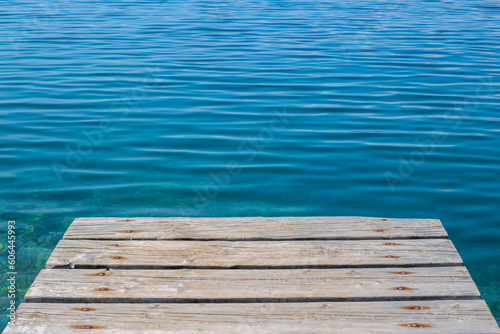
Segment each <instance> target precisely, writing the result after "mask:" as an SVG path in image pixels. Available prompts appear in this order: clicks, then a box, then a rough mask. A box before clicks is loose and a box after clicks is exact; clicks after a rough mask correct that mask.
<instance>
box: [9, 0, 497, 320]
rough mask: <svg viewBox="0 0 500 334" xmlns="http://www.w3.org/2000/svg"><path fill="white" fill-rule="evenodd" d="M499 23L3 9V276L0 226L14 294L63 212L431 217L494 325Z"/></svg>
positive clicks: (55, 233)
mask: <svg viewBox="0 0 500 334" xmlns="http://www.w3.org/2000/svg"><path fill="white" fill-rule="evenodd" d="M499 22H500V4H499V3H498V2H497V1H489V0H487V1H482V0H474V1H473V0H470V1H383V0H381V1H372V0H370V1H367V0H359V1H324V0H286V1H285V0H233V1H207V0H183V1H126V0H125V1H113V0H110V1H90V0H88V1H81V0H72V1H69V0H46V1H41V0H40V1H9V2H6V3H5V4H3V5H2V7H1V8H0V36H1V44H0V59H1V61H0V182H1V187H0V207H1V226H0V228H1V231H2V232H1V233H0V238H1V240H0V245H1V246H0V247H1V254H0V265H1V266H2V270H1V272H2V274H5V275H6V272H7V264H6V261H7V253H6V246H7V244H6V243H7V222H8V221H9V220H15V221H16V222H17V233H18V239H17V244H16V247H17V250H18V254H17V256H18V258H17V268H16V270H17V272H18V277H17V278H18V290H19V291H18V292H19V293H18V296H17V297H18V302H19V301H21V300H22V294H23V293H24V292H25V291H26V289H27V288H28V287H29V285H30V283H31V282H32V281H33V279H34V278H35V276H36V274H37V273H38V271H39V270H40V269H41V268H42V267H43V266H44V263H45V261H46V259H47V258H48V256H49V255H50V253H51V251H52V249H53V248H54V247H55V245H56V243H57V242H58V240H59V239H60V238H61V237H62V234H63V233H64V231H65V229H66V228H67V227H68V226H69V224H70V223H71V221H72V220H73V219H74V218H75V217H84V216H308V215H333V216H343V215H350V216H375V217H408V218H410V217H411V218H419V217H420V218H438V219H441V220H442V222H443V224H444V226H445V227H446V229H447V231H448V232H449V234H450V238H451V239H452V240H453V242H454V243H455V245H456V247H457V248H458V250H459V252H460V254H461V255H462V257H463V259H464V262H465V264H466V265H467V267H468V268H469V270H470V272H471V274H472V276H473V278H474V279H475V281H476V283H477V284H478V286H479V289H480V290H481V292H482V294H483V298H484V299H485V300H486V301H487V302H488V304H489V306H490V307H491V309H492V311H493V313H494V315H495V316H496V318H497V320H498V319H500V302H499V296H500V260H499V258H500V246H499V244H500V218H499V217H500V215H499V214H500V208H499V204H500V170H499V168H500V155H499V154H498V153H499V148H500V109H499V107H500V63H499V59H500V58H499V56H500V24H499ZM5 275H4V276H2V282H5ZM0 302H1V305H2V311H4V310H5V309H4V306H7V305H8V304H7V303H8V298H7V284H3V285H2V291H0ZM5 320H6V317H5V316H3V315H2V320H1V321H2V324H5Z"/></svg>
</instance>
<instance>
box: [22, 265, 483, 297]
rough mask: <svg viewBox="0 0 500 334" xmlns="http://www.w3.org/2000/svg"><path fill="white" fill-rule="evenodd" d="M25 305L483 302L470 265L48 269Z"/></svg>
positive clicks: (30, 290) (27, 294)
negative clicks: (83, 303)
mask: <svg viewBox="0 0 500 334" xmlns="http://www.w3.org/2000/svg"><path fill="white" fill-rule="evenodd" d="M24 298H25V301H26V302H38V303H40V302H41V303H48V302H73V303H79V302H95V303H97V302H106V303H134V302H137V303H160V302H161V303H163V302H193V301H197V302H231V301H232V302H268V301H306V302H314V301H339V300H351V301H355V300H398V299H457V298H461V299H466V298H480V294H479V291H478V290H477V288H476V285H475V284H474V282H473V281H472V278H471V277H470V275H469V273H468V271H467V269H466V268H465V267H442V268H435V267H434V268H432V267H414V268H398V269H395V268H384V269H381V268H376V269H374V268H372V269H368V268H360V269H288V270H283V269H277V270H258V269H255V270H231V269H226V270H204V269H182V270H113V269H111V270H108V271H106V270H95V269H74V270H67V269H45V270H42V271H41V272H40V274H39V275H38V276H37V278H36V279H35V281H34V283H33V284H32V286H31V287H30V289H29V290H28V292H27V293H26V295H25V297H24Z"/></svg>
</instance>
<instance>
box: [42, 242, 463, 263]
mask: <svg viewBox="0 0 500 334" xmlns="http://www.w3.org/2000/svg"><path fill="white" fill-rule="evenodd" d="M461 264H462V259H461V258H460V255H458V253H457V251H456V249H455V247H454V246H453V244H452V242H451V241H450V240H447V239H408V240H314V241H310V240H309V241H157V240H148V241H141V240H120V241H103V240H68V239H63V240H61V241H60V242H59V244H58V245H57V247H56V249H55V250H54V252H53V253H52V255H51V256H50V258H49V260H48V261H47V268H56V267H76V268H78V267H81V268H89V267H95V266H100V267H109V268H128V269H133V268H154V269H157V268H169V267H170V268H181V267H187V268H191V267H198V268H199V267H203V268H212V267H214V268H215V267H217V268H234V267H270V268H280V267H315V266H316V267H335V266H338V267H342V266H344V267H352V266H405V265H410V266H422V265H424V266H425V265H461Z"/></svg>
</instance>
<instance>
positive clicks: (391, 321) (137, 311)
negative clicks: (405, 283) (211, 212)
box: [4, 300, 500, 334]
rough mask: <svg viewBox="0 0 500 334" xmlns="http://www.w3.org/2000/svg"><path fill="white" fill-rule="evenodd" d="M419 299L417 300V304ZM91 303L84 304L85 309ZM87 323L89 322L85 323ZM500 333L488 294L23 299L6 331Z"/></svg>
mask: <svg viewBox="0 0 500 334" xmlns="http://www.w3.org/2000/svg"><path fill="white" fill-rule="evenodd" d="M415 306H417V308H415ZM84 309H86V310H84ZM88 326H90V327H88ZM82 328H87V329H92V333H96V334H100V333H107V334H110V333H128V334H143V333H198V332H204V333H217V334H219V333H262V334H271V333H272V334H274V333H318V334H326V333H328V334H354V333H356V334H358V333H378V334H382V333H384V334H396V333H397V334H400V333H403V334H404V333H427V334H429V333H448V334H479V333H481V334H499V333H500V330H499V328H498V325H497V324H496V322H495V320H494V318H493V316H492V315H491V313H490V311H489V310H488V307H487V306H486V304H485V302H484V301H482V300H461V301H450V300H441V301H411V302H406V301H404V302H401V301H398V302H343V303H272V304H37V303H23V304H21V305H20V307H19V309H18V311H17V321H16V324H15V325H14V326H12V325H9V326H8V327H7V329H6V330H5V332H4V334H20V333H38V334H48V333H51V334H52V333H58V334H75V333H81V332H82V330H81V329H82Z"/></svg>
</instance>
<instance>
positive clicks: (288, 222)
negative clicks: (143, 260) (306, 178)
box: [64, 217, 448, 240]
mask: <svg viewBox="0 0 500 334" xmlns="http://www.w3.org/2000/svg"><path fill="white" fill-rule="evenodd" d="M447 236H448V235H447V233H446V231H445V229H444V228H443V226H442V224H441V222H440V221H439V220H438V219H395V218H371V217H230V218H179V217H170V218H77V219H75V220H74V222H73V223H72V224H71V226H70V227H69V228H68V230H67V231H66V234H65V235H64V238H65V239H104V240H106V239H108V240H111V239H116V240H128V239H147V240H171V239H202V240H206V239H220V240H225V239H227V240H243V239H265V240H267V239H278V240H279V239H366V238H369V239H380V238H446V237H447Z"/></svg>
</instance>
